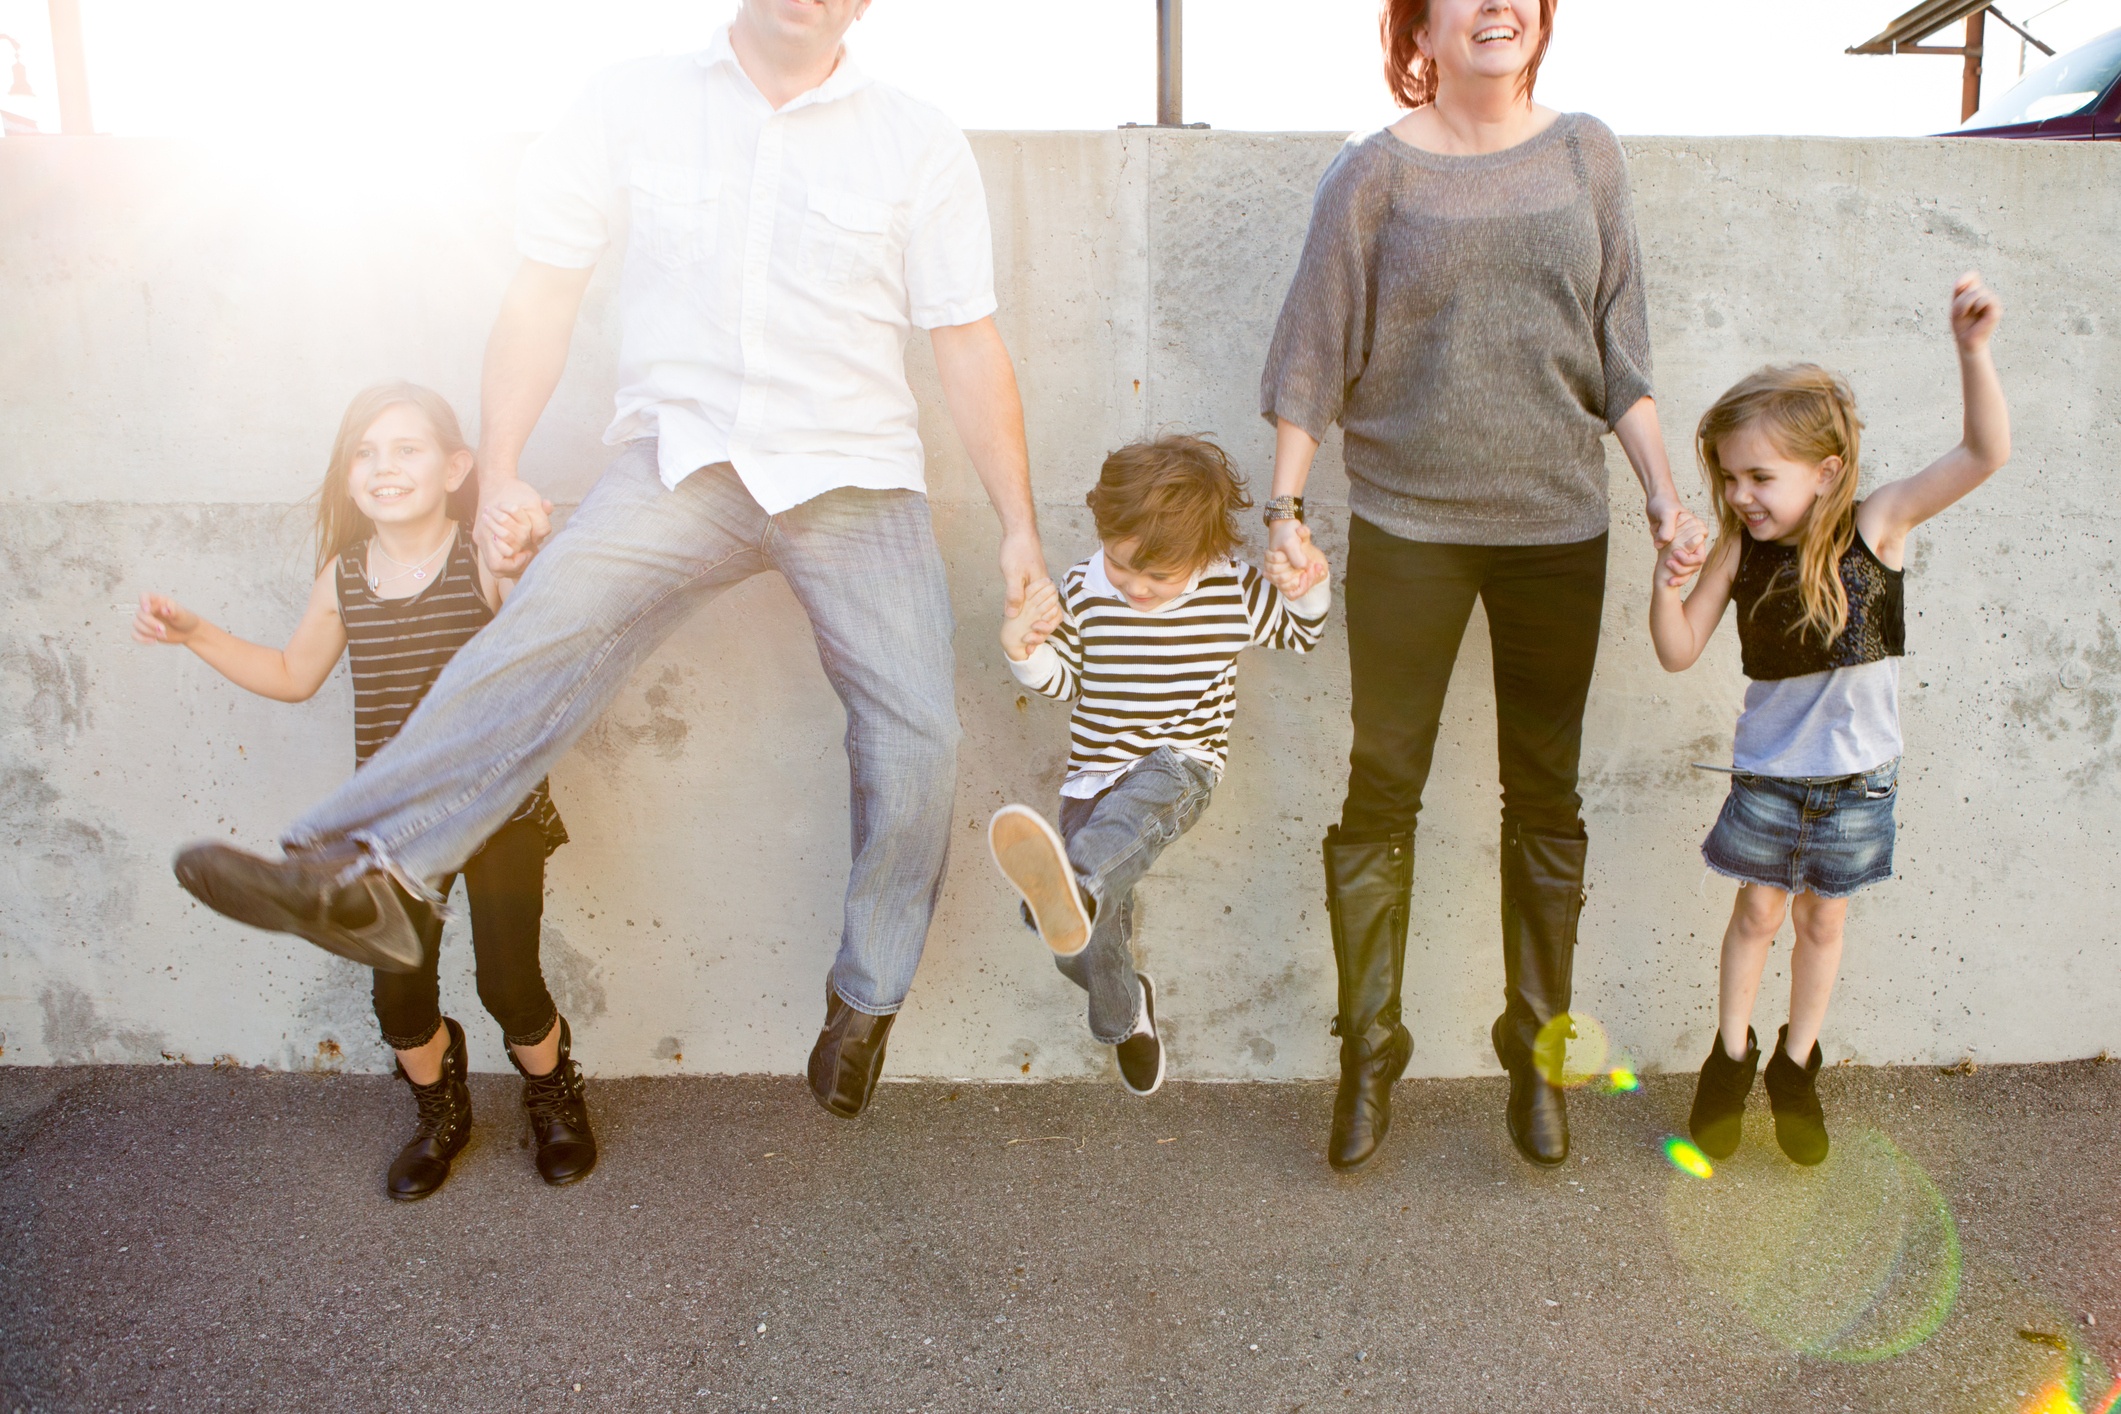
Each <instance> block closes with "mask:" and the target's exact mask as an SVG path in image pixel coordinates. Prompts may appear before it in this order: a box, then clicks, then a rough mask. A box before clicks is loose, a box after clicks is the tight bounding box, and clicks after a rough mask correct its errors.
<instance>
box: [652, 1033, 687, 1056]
mask: <svg viewBox="0 0 2121 1414" xmlns="http://www.w3.org/2000/svg"><path fill="white" fill-rule="evenodd" d="M648 1054H649V1055H651V1056H653V1057H655V1058H656V1059H657V1060H659V1061H681V1060H683V1059H685V1043H684V1042H683V1041H681V1040H679V1039H678V1038H677V1037H675V1036H665V1037H664V1038H663V1039H662V1040H660V1041H658V1042H656V1043H655V1049H653V1050H651V1051H650V1052H649V1053H648Z"/></svg>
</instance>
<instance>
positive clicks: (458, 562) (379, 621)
mask: <svg viewBox="0 0 2121 1414" xmlns="http://www.w3.org/2000/svg"><path fill="white" fill-rule="evenodd" d="M367 566H368V542H367V541H366V540H363V541H362V542H360V543H359V544H357V545H355V546H353V547H351V548H350V549H348V550H347V551H346V552H345V553H344V554H342V555H340V556H339V567H338V590H339V619H340V621H341V622H342V623H344V624H345V625H346V654H347V658H348V660H349V661H350V663H351V664H352V667H353V683H354V766H355V768H356V769H359V768H360V767H362V766H365V765H367V764H368V760H369V758H370V757H372V756H374V755H375V754H376V753H377V752H378V751H381V750H382V749H383V747H384V745H385V743H387V742H389V741H390V739H391V738H392V737H395V736H396V735H397V734H398V730H399V728H401V727H403V726H404V725H405V719H406V718H408V717H410V716H411V715H412V713H413V709H414V708H415V707H418V706H419V705H420V702H421V700H422V699H423V698H425V697H426V696H427V690H428V689H429V688H431V687H433V686H434V683H435V679H436V678H438V677H440V676H441V675H442V669H443V668H445V667H447V666H448V665H449V660H450V659H451V658H454V657H455V656H456V655H457V650H458V649H460V648H462V647H463V646H464V645H465V644H467V643H469V642H471V636H472V635H473V634H475V633H477V632H478V631H479V630H480V629H482V628H484V627H486V625H487V624H489V623H491V622H492V621H493V610H491V609H489V608H487V607H486V601H485V600H484V599H482V598H480V597H479V568H478V563H477V561H476V560H475V559H473V557H472V547H471V537H470V536H468V535H466V534H465V533H464V529H463V527H462V526H459V527H457V532H456V539H455V541H454V542H453V543H452V544H451V545H450V547H449V557H448V558H447V559H446V560H444V561H443V564H442V572H441V573H440V574H439V575H437V576H436V577H435V580H434V582H433V583H431V584H429V585H428V586H427V587H426V588H424V589H422V590H421V591H420V592H419V593H418V594H415V595H413V596H412V597H411V598H409V599H384V598H381V597H379V596H378V595H377V594H376V593H375V591H373V590H372V589H370V588H369V587H368V574H367ZM517 820H529V821H533V822H535V823H536V824H537V826H538V827H539V829H540V830H541V831H542V832H543V833H544V835H545V849H546V852H547V853H550V852H551V851H553V850H555V849H558V848H559V847H560V846H561V845H563V844H565V843H567V827H566V826H565V825H563V824H561V823H560V812H559V811H558V810H557V809H556V808H554V806H553V803H552V792H551V790H550V789H549V788H548V786H547V783H546V782H544V781H539V782H538V784H537V788H536V789H535V790H533V791H531V793H530V794H529V795H528V796H527V797H525V798H524V801H523V803H522V805H521V806H520V807H518V808H517V810H516V812H515V814H513V815H511V816H509V822H510V823H514V822H515V821H517Z"/></svg>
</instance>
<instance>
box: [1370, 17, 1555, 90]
mask: <svg viewBox="0 0 2121 1414" xmlns="http://www.w3.org/2000/svg"><path fill="white" fill-rule="evenodd" d="M1428 24H1429V0H1385V4H1384V12H1383V13H1382V14H1381V15H1379V16H1378V20H1377V29H1378V35H1379V37H1380V38H1381V39H1383V41H1384V46H1385V86H1386V87H1387V88H1389V89H1391V90H1392V97H1393V98H1394V99H1396V100H1397V101H1398V102H1399V104H1400V106H1402V107H1405V108H1419V107H1421V106H1422V105H1423V104H1425V103H1434V102H1435V101H1436V61H1435V60H1433V59H1425V58H1423V57H1422V53H1421V46H1420V45H1418V44H1416V43H1415V42H1414V36H1415V35H1416V34H1418V33H1420V32H1421V31H1422V30H1424V29H1426V28H1427V27H1428ZM1553 38H1554V0H1539V47H1538V48H1537V49H1534V50H1533V51H1532V62H1531V63H1529V64H1527V65H1525V67H1524V77H1523V79H1521V80H1519V87H1520V88H1521V90H1522V95H1521V96H1522V97H1523V98H1524V100H1525V101H1526V102H1527V103H1529V102H1531V101H1532V84H1533V82H1534V81H1535V80H1537V79H1538V77H1539V61H1540V60H1542V59H1544V58H1546V57H1547V45H1548V44H1549V43H1551V42H1552V41H1553Z"/></svg>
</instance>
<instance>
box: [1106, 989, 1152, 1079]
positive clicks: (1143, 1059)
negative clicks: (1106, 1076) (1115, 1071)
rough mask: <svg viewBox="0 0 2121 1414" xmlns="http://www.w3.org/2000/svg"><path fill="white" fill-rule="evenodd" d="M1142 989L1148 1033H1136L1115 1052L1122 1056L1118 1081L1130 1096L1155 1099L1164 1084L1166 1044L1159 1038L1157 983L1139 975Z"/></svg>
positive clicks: (1143, 1012) (1116, 1048)
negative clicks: (1153, 1096) (1144, 1096)
mask: <svg viewBox="0 0 2121 1414" xmlns="http://www.w3.org/2000/svg"><path fill="white" fill-rule="evenodd" d="M1134 976H1135V979H1136V980H1137V981H1139V982H1140V983H1141V985H1142V1016H1143V1017H1144V1018H1145V1019H1146V1020H1147V1021H1148V1023H1149V1029H1148V1030H1147V1031H1137V1032H1135V1034H1133V1035H1132V1036H1129V1037H1128V1038H1127V1039H1126V1040H1124V1041H1122V1042H1120V1043H1119V1045H1117V1046H1115V1047H1114V1048H1113V1049H1114V1050H1116V1051H1117V1052H1118V1053H1119V1081H1120V1084H1122V1085H1124V1086H1126V1087H1127V1093H1128V1094H1130V1095H1154V1094H1155V1093H1156V1092H1157V1091H1158V1090H1159V1089H1160V1088H1162V1086H1163V1083H1164V1043H1163V1040H1162V1039H1161V1038H1160V1037H1159V1036H1158V1035H1157V1034H1156V983H1155V982H1154V981H1153V980H1151V979H1150V977H1149V974H1148V973H1146V972H1137V973H1135V974H1134Z"/></svg>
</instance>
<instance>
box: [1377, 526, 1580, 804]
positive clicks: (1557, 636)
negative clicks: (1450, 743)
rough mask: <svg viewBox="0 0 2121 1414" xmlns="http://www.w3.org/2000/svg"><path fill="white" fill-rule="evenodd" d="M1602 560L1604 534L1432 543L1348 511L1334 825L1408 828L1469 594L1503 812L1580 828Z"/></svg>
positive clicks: (1431, 752) (1424, 782)
mask: <svg viewBox="0 0 2121 1414" xmlns="http://www.w3.org/2000/svg"><path fill="white" fill-rule="evenodd" d="M1605 568H1606V537H1605V536H1603V535H1601V536H1599V537H1598V538H1597V539H1596V540H1584V541H1579V542H1577V543H1576V544H1573V545H1441V544H1434V543H1431V542H1428V541H1419V540H1402V539H1400V538H1399V537H1398V536H1396V535H1391V534H1388V533H1387V532H1385V531H1382V530H1379V529H1378V528H1377V527H1376V526H1374V525H1371V524H1370V523H1369V522H1368V521H1365V520H1361V519H1357V520H1355V521H1354V522H1353V524H1352V525H1351V526H1350V528H1349V534H1348V584H1347V605H1348V609H1347V612H1348V668H1349V676H1350V678H1351V679H1352V682H1353V687H1354V708H1353V714H1352V715H1353V716H1354V719H1355V748H1354V750H1353V751H1352V752H1351V753H1350V755H1349V759H1348V798H1347V802H1346V803H1345V804H1344V805H1342V807H1341V813H1340V827H1341V829H1342V830H1344V831H1348V832H1350V833H1364V834H1368V833H1400V832H1404V831H1409V830H1412V829H1413V828H1414V820H1415V817H1416V816H1417V815H1419V814H1420V813H1421V792H1422V788H1423V787H1424V786H1426V785H1427V784H1428V780H1429V763H1430V761H1431V760H1432V759H1433V758H1434V756H1435V754H1436V730H1437V727H1438V725H1439V724H1440V723H1441V721H1442V719H1443V699H1444V689H1445V688H1446V687H1448V686H1449V685H1450V681H1451V668H1452V665H1453V664H1454V663H1455V662H1456V661H1457V659H1458V645H1459V642H1460V641H1461V640H1462V639H1463V638H1464V637H1465V631H1466V622H1467V620H1468V619H1469V618H1471V617H1472V613H1473V599H1474V597H1475V596H1476V595H1477V596H1479V599H1480V601H1481V604H1482V605H1483V606H1484V607H1485V608H1486V609H1487V614H1488V636H1489V639H1490V641H1491V643H1492V644H1493V647H1494V655H1495V725H1496V730H1497V734H1498V736H1499V737H1500V753H1499V754H1500V757H1501V773H1502V815H1503V819H1504V820H1506V821H1510V822H1512V823H1514V824H1516V825H1517V826H1519V827H1520V828H1522V829H1526V830H1532V831H1536V832H1538V833H1541V834H1555V835H1567V836H1570V837H1573V838H1578V839H1580V838H1582V836H1583V817H1582V810H1583V797H1581V796H1580V795H1578V794H1577V793H1576V768H1577V761H1578V758H1579V756H1580V755H1581V754H1582V749H1583V705H1584V700H1585V698H1586V697H1588V696H1589V694H1590V690H1591V669H1592V667H1593V665H1594V664H1595V663H1596V662H1597V659H1598V627H1599V618H1600V615H1601V613H1602V611H1603V609H1604V605H1605Z"/></svg>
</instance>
